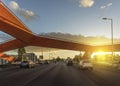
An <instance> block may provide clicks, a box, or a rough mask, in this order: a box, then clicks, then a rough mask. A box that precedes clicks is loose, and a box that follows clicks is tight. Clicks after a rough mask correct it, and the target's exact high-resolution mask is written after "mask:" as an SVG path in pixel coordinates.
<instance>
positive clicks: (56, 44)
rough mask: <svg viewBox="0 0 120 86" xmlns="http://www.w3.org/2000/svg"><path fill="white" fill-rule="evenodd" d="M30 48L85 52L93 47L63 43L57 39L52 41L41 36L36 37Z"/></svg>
mask: <svg viewBox="0 0 120 86" xmlns="http://www.w3.org/2000/svg"><path fill="white" fill-rule="evenodd" d="M30 46H42V47H49V48H59V49H68V50H78V51H85V50H90V49H91V46H89V45H84V44H79V43H73V42H68V41H62V40H57V39H50V38H45V37H39V36H35V37H34V41H33V42H31V44H30Z"/></svg>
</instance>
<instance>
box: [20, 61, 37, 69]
mask: <svg viewBox="0 0 120 86" xmlns="http://www.w3.org/2000/svg"><path fill="white" fill-rule="evenodd" d="M33 67H35V63H34V62H33V61H30V60H29V61H22V62H21V64H20V68H33Z"/></svg>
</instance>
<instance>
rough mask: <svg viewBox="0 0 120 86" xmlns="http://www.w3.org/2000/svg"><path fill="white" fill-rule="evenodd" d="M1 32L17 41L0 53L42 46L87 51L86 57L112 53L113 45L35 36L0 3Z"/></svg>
mask: <svg viewBox="0 0 120 86" xmlns="http://www.w3.org/2000/svg"><path fill="white" fill-rule="evenodd" d="M0 30H1V31H2V32H5V33H7V34H9V35H11V36H13V37H14V38H15V39H13V40H10V41H7V42H5V43H2V44H0V53H3V52H5V51H9V50H13V49H18V48H23V47H27V46H41V47H48V48H58V49H67V50H76V51H85V52H86V53H85V57H88V53H89V52H97V51H99V50H104V51H105V52H111V47H112V46H111V45H101V46H92V45H86V44H80V43H75V42H71V41H65V40H60V39H55V38H49V37H44V36H37V35H35V34H34V33H33V32H32V31H31V30H30V29H29V28H28V27H27V26H25V24H24V23H22V22H21V21H20V20H19V19H18V18H17V17H16V16H15V15H14V13H12V12H11V11H10V10H9V9H8V8H7V7H6V6H5V5H4V4H3V3H2V1H0ZM113 47H114V51H119V50H120V44H114V45H113Z"/></svg>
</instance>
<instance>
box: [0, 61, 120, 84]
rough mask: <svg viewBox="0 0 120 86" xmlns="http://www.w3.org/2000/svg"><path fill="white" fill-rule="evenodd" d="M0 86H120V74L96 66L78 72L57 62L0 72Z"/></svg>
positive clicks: (77, 69)
mask: <svg viewBox="0 0 120 86" xmlns="http://www.w3.org/2000/svg"><path fill="white" fill-rule="evenodd" d="M0 86H120V72H118V71H116V70H113V69H110V68H107V67H98V66H95V67H94V69H93V70H92V71H90V70H80V69H79V68H78V67H76V66H66V65H65V64H64V63H62V62H59V63H56V64H55V63H52V64H46V65H37V66H36V67H35V68H31V69H24V68H23V69H20V68H14V69H12V70H7V71H2V72H0Z"/></svg>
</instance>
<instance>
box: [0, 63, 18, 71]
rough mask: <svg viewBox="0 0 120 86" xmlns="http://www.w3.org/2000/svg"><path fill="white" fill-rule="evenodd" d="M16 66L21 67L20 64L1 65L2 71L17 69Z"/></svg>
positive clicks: (0, 69)
mask: <svg viewBox="0 0 120 86" xmlns="http://www.w3.org/2000/svg"><path fill="white" fill-rule="evenodd" d="M16 68H19V66H18V65H12V64H9V65H8V64H7V65H0V72H2V71H7V70H12V69H16Z"/></svg>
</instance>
